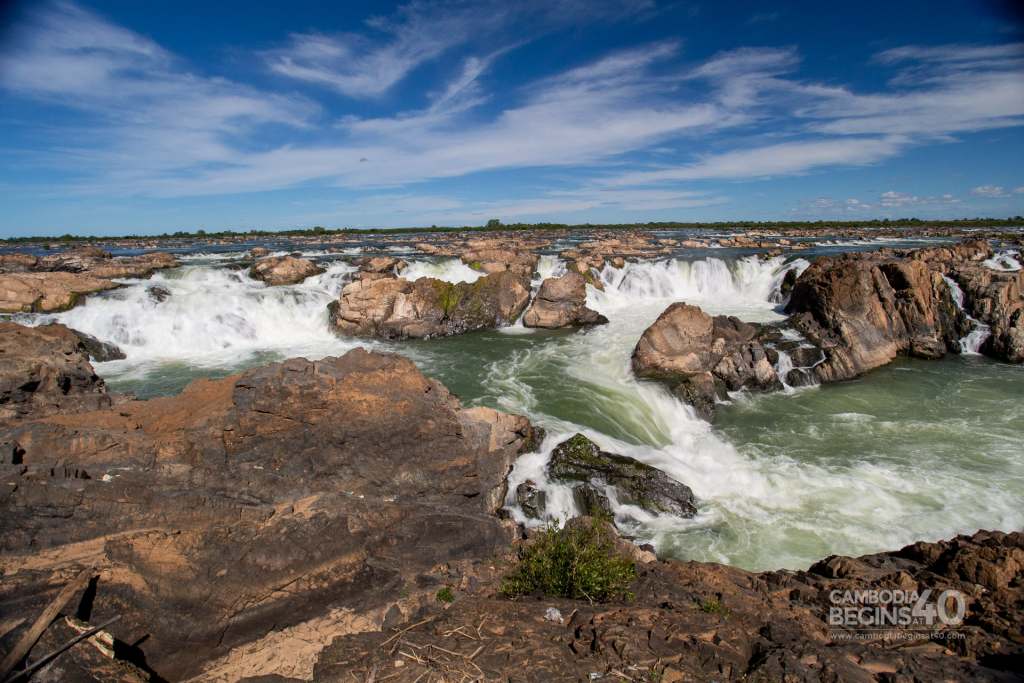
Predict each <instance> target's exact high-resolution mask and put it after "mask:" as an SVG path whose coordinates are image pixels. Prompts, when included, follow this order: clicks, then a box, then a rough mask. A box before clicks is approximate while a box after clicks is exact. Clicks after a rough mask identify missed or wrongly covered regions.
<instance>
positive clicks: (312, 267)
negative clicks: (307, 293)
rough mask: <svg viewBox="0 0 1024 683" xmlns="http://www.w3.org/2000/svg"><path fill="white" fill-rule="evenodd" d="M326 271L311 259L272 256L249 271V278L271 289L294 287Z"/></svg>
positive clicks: (257, 263)
mask: <svg viewBox="0 0 1024 683" xmlns="http://www.w3.org/2000/svg"><path fill="white" fill-rule="evenodd" d="M322 272H324V269H323V268H321V267H320V266H318V265H316V264H315V263H313V262H312V261H310V260H309V259H304V258H295V257H294V256H271V257H268V258H265V259H260V260H259V261H257V262H256V263H254V264H253V266H252V268H251V269H250V270H249V276H250V277H252V278H254V279H256V280H262V281H263V282H266V283H267V284H268V285H270V286H271V287H276V286H279V285H294V284H297V283H299V282H302V281H303V280H305V279H306V278H307V277H311V276H313V275H319V274H320V273H322Z"/></svg>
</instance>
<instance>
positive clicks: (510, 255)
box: [462, 243, 540, 279]
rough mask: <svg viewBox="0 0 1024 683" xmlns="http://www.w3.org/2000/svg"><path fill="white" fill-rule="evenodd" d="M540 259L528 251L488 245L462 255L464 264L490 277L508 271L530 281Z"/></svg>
mask: <svg viewBox="0 0 1024 683" xmlns="http://www.w3.org/2000/svg"><path fill="white" fill-rule="evenodd" d="M539 260H540V257H539V256H537V254H533V253H530V252H527V251H516V250H513V249H503V248H496V247H494V246H492V245H491V243H486V244H484V245H483V248H479V249H473V250H470V251H467V252H465V253H463V254H462V262H463V263H465V264H466V265H468V266H469V267H471V268H474V269H476V270H479V271H481V272H483V273H487V274H488V275H490V274H493V273H501V272H504V271H506V270H509V271H512V272H513V273H515V274H516V275H519V276H521V277H525V278H527V279H529V278H530V277H531V276H532V275H533V271H534V270H536V269H537V262H538V261H539Z"/></svg>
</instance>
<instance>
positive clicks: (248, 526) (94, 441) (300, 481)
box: [0, 328, 535, 680]
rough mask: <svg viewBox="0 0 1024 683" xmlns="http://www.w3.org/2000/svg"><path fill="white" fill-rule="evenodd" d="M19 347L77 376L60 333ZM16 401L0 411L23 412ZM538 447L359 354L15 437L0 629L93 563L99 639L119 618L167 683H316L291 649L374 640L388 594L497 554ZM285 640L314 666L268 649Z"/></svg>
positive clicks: (20, 430) (5, 500) (11, 437)
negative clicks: (258, 676) (286, 681)
mask: <svg viewBox="0 0 1024 683" xmlns="http://www.w3.org/2000/svg"><path fill="white" fill-rule="evenodd" d="M25 330H27V331H25ZM4 332H5V333H4V334H3V335H0V339H11V341H12V342H13V341H15V339H14V337H12V336H10V335H9V334H7V332H8V331H7V330H4ZM19 332H22V333H23V334H29V335H31V334H34V335H36V336H42V337H44V338H45V339H50V338H51V337H57V338H58V340H60V341H61V342H62V344H63V346H58V347H57V348H55V349H54V352H53V354H52V355H53V356H55V357H56V359H58V360H59V362H60V363H62V364H65V365H71V366H72V367H78V366H81V367H88V364H87V361H86V360H85V355H84V352H82V351H81V350H80V349H79V348H78V341H77V339H76V338H74V337H73V335H72V333H71V332H70V331H68V330H66V329H64V328H59V329H58V330H56V331H55V330H50V331H45V330H44V331H43V332H40V331H39V330H29V329H28V328H21V331H19ZM18 341H19V342H21V343H19V344H16V345H14V346H17V347H22V348H23V347H24V346H25V343H24V340H20V339H19V340H18ZM48 343H56V342H48ZM11 351H12V349H11V347H10V345H5V347H4V348H3V354H0V358H2V359H3V362H4V363H9V361H10V352H11ZM68 358H77V359H78V360H77V361H76V362H77V365H75V362H72V361H70V360H65V359H68ZM45 362H46V363H49V364H50V365H52V364H54V363H56V362H58V361H57V360H52V359H51V360H47V361H45ZM39 364H41V362H36V365H39ZM47 367H49V366H47ZM61 371H63V368H61ZM54 374H56V371H54ZM36 376H40V373H39V372H38V371H37V372H36ZM19 381H20V380H16V381H12V382H9V383H8V384H11V385H13V386H14V389H15V390H16V389H17V385H18V383H19ZM75 391H77V390H75ZM12 393H13V391H10V390H9V391H7V395H8V400H7V403H6V404H5V406H6V407H7V408H11V407H12V406H15V405H21V404H24V403H26V400H23V399H17V397H15V396H12ZM37 393H38V392H37ZM83 407H85V406H83ZM35 414H39V412H38V411H37V412H36V413H35ZM25 417H29V416H28V415H26V416H25ZM532 431H533V430H532V428H531V426H530V424H529V422H528V421H527V420H526V419H525V418H522V417H518V416H512V415H505V414H503V413H499V412H498V411H494V410H491V409H488V408H473V409H464V408H462V406H461V405H460V403H459V401H458V400H457V399H456V398H454V397H453V396H452V395H451V394H449V393H448V391H447V390H446V389H445V388H444V387H443V386H442V385H441V384H439V383H438V382H436V381H434V380H431V379H428V378H426V377H424V376H423V375H422V374H421V373H420V372H419V371H418V370H417V369H416V367H415V366H414V365H413V364H412V363H411V362H410V361H408V360H406V359H403V358H401V357H399V356H394V355H387V354H375V353H368V352H366V351H363V350H361V349H357V350H354V351H351V352H349V353H347V354H346V355H344V356H342V357H340V358H327V359H324V360H321V361H317V362H310V361H307V360H304V359H295V360H289V361H285V362H283V363H277V364H274V365H269V366H266V367H263V368H257V369H253V370H249V371H246V372H244V373H242V374H240V375H235V376H232V377H228V378H224V379H220V380H199V381H197V382H194V383H193V384H191V385H190V386H189V387H188V388H187V389H186V390H185V391H184V392H183V393H182V394H181V395H180V396H175V397H169V398H161V399H153V400H150V401H131V402H127V403H122V404H120V405H118V406H117V407H116V408H115V409H112V410H93V411H92V412H81V413H67V412H66V413H65V414H61V415H55V416H49V417H43V418H39V419H24V420H21V421H18V422H12V423H8V426H7V427H5V428H4V429H3V430H2V431H0V442H4V443H6V444H7V446H6V447H7V448H12V449H14V448H16V449H17V450H16V454H17V464H16V465H15V466H10V464H11V461H10V460H6V459H5V461H6V462H7V463H8V466H5V467H3V468H0V475H2V477H3V481H0V492H2V498H0V519H2V520H3V521H2V523H0V524H2V533H0V557H2V560H3V564H4V567H5V576H4V582H3V585H2V587H0V612H3V613H4V614H12V613H18V614H37V613H38V612H39V610H40V609H41V608H42V605H43V604H45V602H46V601H47V600H48V599H49V598H50V597H52V595H53V591H54V590H56V589H55V588H54V585H55V584H56V585H57V586H59V585H60V583H62V579H61V578H59V577H61V576H67V575H74V574H75V573H77V572H78V571H80V569H81V568H82V566H84V565H86V564H88V565H92V566H96V567H97V568H98V571H99V574H100V578H99V580H98V583H97V587H96V590H95V598H94V600H93V602H92V615H91V620H92V621H95V622H101V621H103V620H105V619H108V618H110V617H111V616H113V615H114V614H121V615H122V620H121V621H120V622H118V623H117V624H115V625H114V626H113V627H112V628H111V631H112V633H113V634H114V635H115V636H116V637H118V638H120V639H121V640H123V641H125V642H130V643H136V642H138V643H140V647H141V649H142V650H143V651H144V654H145V658H146V661H147V662H148V663H149V665H150V666H151V667H152V668H153V670H155V671H157V672H158V673H159V674H160V675H161V676H162V677H163V678H165V679H167V680H183V679H186V678H188V677H190V676H193V675H202V672H203V671H211V672H212V671H220V672H228V673H222V674H220V678H223V679H224V680H237V679H239V678H243V677H244V676H245V675H247V672H249V671H250V670H249V669H248V668H247V667H243V666H241V665H240V664H239V662H237V661H236V660H235V659H234V657H236V656H238V657H242V656H243V655H244V657H255V658H257V659H258V658H259V657H260V656H263V655H261V653H266V652H275V653H277V654H276V655H275V657H273V658H271V660H272V662H271V663H272V666H271V665H268V664H267V660H266V658H265V657H264V659H262V660H259V661H261V662H263V664H259V665H256V664H254V665H252V666H253V667H254V668H255V671H252V673H275V672H276V673H282V674H287V675H294V674H295V673H296V672H300V671H301V672H302V675H301V676H297V677H299V678H304V679H308V678H309V674H310V671H311V668H312V657H313V656H314V655H315V650H312V651H308V648H309V644H308V642H307V641H303V640H302V639H303V638H307V639H308V638H311V637H312V638H314V642H315V639H316V638H324V639H329V638H330V636H331V635H332V634H333V635H338V634H342V633H346V632H352V631H353V630H361V629H365V628H367V627H369V628H379V626H380V624H381V623H382V619H383V617H384V614H385V613H386V612H387V611H388V609H389V608H390V607H391V606H392V605H394V604H395V599H396V596H398V595H399V594H401V593H403V592H407V591H409V590H410V589H411V590H412V591H414V592H415V591H417V590H421V591H422V592H424V593H425V594H429V595H430V596H432V595H433V593H434V592H436V590H437V587H436V586H437V584H438V583H442V582H443V581H444V580H445V576H446V574H445V572H448V571H454V568H457V567H460V566H462V564H466V565H467V566H469V565H472V563H474V562H477V563H479V560H480V559H489V558H492V557H494V555H495V554H496V553H498V552H500V551H501V549H503V548H506V547H508V544H509V542H510V540H511V538H512V536H513V533H514V531H513V529H512V528H511V526H510V525H508V524H507V523H503V522H502V521H501V520H499V519H498V518H497V517H496V516H495V515H494V512H495V511H496V510H497V508H498V507H499V506H500V505H501V504H502V502H503V501H504V499H505V493H506V491H505V477H506V475H507V473H508V472H509V470H510V468H511V465H512V462H513V460H514V459H515V458H516V457H517V456H518V455H519V453H520V452H522V450H523V449H524V448H525V446H526V444H528V443H532V442H534V440H535V435H534V434H533V433H532ZM460 563H462V564H460ZM55 572H57V574H55ZM442 585H443V583H442ZM421 586H422V588H420V587H421ZM432 586H433V587H432ZM409 599H410V600H412V598H411V597H410V598H409ZM414 605H415V603H413V602H410V603H408V604H406V603H403V606H402V613H403V614H406V615H407V616H408V615H409V614H410V611H409V610H410V609H412V607H413V606H414ZM346 615H351V616H346ZM289 633H290V634H292V635H291V636H289V635H288V634H289ZM287 637H291V638H292V640H291V641H288V642H291V643H293V644H294V643H298V642H307V645H305V646H303V647H304V648H306V649H305V650H304V649H303V648H298V649H295V648H293V647H291V646H281V645H279V644H278V641H277V640H275V639H277V638H287ZM323 642H324V643H326V642H327V640H324V641H323ZM268 648H269V649H268ZM232 650H236V653H235V654H232V652H231V651H232ZM302 652H306V654H302ZM237 653H241V654H237ZM246 653H248V654H246ZM244 657H243V658H244ZM301 657H305V658H306V659H305V660H304V661H305V662H306V663H305V664H303V663H302V661H297V660H296V659H295V658H301ZM260 666H271V669H270V670H261V669H260V668H259V667H260ZM306 666H308V669H304V668H303V667H306ZM275 667H276V668H275ZM281 667H285V668H284V669H282V668H281ZM210 676H211V677H214V678H216V676H213V674H212V673H211V674H210Z"/></svg>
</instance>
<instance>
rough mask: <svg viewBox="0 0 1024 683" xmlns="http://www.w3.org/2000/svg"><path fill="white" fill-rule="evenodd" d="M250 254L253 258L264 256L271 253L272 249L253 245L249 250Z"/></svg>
mask: <svg viewBox="0 0 1024 683" xmlns="http://www.w3.org/2000/svg"><path fill="white" fill-rule="evenodd" d="M249 255H250V256H252V257H253V258H263V257H264V256H269V255H270V250H269V249H267V248H266V247H253V248H252V249H250V250H249Z"/></svg>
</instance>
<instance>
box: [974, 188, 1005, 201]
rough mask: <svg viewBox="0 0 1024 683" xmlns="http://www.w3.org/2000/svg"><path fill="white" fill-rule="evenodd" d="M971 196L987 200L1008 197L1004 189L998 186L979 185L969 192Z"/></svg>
mask: <svg viewBox="0 0 1024 683" xmlns="http://www.w3.org/2000/svg"><path fill="white" fill-rule="evenodd" d="M971 194H973V195H975V196H976V197H987V198H989V199H994V198H997V197H1008V196H1009V193H1008V192H1007V191H1006V189H1005V188H1004V187H1002V186H1000V185H979V186H978V187H975V188H973V189H972V190H971Z"/></svg>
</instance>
